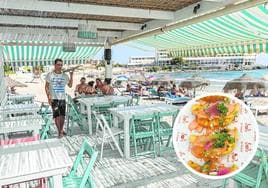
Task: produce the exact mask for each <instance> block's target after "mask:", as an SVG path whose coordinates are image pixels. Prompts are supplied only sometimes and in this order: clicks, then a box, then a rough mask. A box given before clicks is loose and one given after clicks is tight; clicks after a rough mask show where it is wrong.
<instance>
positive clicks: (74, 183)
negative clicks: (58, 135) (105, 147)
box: [49, 139, 98, 188]
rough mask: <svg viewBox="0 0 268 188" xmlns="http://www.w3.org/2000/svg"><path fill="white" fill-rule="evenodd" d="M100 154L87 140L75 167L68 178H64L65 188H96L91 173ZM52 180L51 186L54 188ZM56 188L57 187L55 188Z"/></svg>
mask: <svg viewBox="0 0 268 188" xmlns="http://www.w3.org/2000/svg"><path fill="white" fill-rule="evenodd" d="M97 156H98V152H97V151H95V150H94V149H93V148H92V147H91V146H90V144H89V142H88V141H87V140H86V139H85V140H84V141H83V143H82V146H81V148H80V151H79V153H78V154H77V156H76V159H75V161H74V164H73V167H72V169H71V171H70V174H69V175H68V176H65V177H63V179H62V181H63V187H64V188H95V187H96V186H95V183H94V181H93V179H92V176H91V172H92V169H93V167H94V163H95V161H96V159H97ZM52 181H53V180H52V178H50V186H49V187H52ZM55 188H56V187H55Z"/></svg>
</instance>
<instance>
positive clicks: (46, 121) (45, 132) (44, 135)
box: [40, 114, 52, 140]
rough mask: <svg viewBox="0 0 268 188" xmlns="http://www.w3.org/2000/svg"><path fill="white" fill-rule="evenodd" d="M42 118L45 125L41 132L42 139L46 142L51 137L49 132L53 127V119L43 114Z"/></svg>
mask: <svg viewBox="0 0 268 188" xmlns="http://www.w3.org/2000/svg"><path fill="white" fill-rule="evenodd" d="M42 117H43V120H44V125H42V129H41V130H40V139H41V140H45V139H48V137H49V130H50V127H51V125H52V117H51V116H49V115H48V114H43V115H42Z"/></svg>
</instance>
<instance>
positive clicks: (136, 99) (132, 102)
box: [129, 95, 140, 106]
mask: <svg viewBox="0 0 268 188" xmlns="http://www.w3.org/2000/svg"><path fill="white" fill-rule="evenodd" d="M139 102H140V96H138V95H134V96H132V98H131V100H130V104H129V106H137V105H139Z"/></svg>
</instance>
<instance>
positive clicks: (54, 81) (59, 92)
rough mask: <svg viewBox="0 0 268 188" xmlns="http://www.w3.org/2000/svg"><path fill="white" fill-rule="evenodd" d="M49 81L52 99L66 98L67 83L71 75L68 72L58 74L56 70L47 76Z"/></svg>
mask: <svg viewBox="0 0 268 188" xmlns="http://www.w3.org/2000/svg"><path fill="white" fill-rule="evenodd" d="M46 81H47V82H48V83H49V93H50V95H52V99H57V100H65V85H66V84H67V83H68V82H69V76H68V75H67V74H66V73H61V74H57V73H55V72H54V71H53V72H50V73H48V74H47V76H46Z"/></svg>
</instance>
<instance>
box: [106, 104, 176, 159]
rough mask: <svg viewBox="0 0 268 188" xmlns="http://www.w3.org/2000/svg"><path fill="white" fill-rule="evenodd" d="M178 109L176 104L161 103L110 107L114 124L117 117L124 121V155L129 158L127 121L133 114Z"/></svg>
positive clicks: (116, 121) (174, 110) (116, 122)
mask: <svg viewBox="0 0 268 188" xmlns="http://www.w3.org/2000/svg"><path fill="white" fill-rule="evenodd" d="M178 110H179V109H178V107H176V106H173V105H169V104H163V103H159V104H151V105H139V106H127V107H118V108H111V109H110V110H109V111H110V112H111V113H112V115H113V117H114V125H118V119H122V120H123V122H124V156H125V157H126V158H130V136H129V128H130V125H129V121H130V119H131V118H132V116H133V115H140V114H154V113H158V112H163V111H165V112H168V111H170V112H176V111H178Z"/></svg>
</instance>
